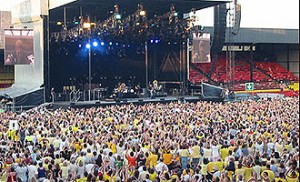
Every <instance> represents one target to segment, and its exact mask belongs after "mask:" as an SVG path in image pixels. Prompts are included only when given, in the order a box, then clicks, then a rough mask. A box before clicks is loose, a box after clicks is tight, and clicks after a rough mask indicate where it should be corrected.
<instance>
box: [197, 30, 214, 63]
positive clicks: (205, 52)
mask: <svg viewBox="0 0 300 182" xmlns="http://www.w3.org/2000/svg"><path fill="white" fill-rule="evenodd" d="M210 62H211V57H210V34H209V33H194V34H193V49H192V63H210Z"/></svg>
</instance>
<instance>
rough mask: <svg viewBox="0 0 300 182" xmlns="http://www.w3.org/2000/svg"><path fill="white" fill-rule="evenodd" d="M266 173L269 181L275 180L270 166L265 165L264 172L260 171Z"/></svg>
mask: <svg viewBox="0 0 300 182" xmlns="http://www.w3.org/2000/svg"><path fill="white" fill-rule="evenodd" d="M265 172H266V173H268V177H269V178H270V180H271V181H272V180H274V179H275V174H274V172H273V171H272V170H271V169H270V164H267V168H266V169H265V170H263V171H262V173H265Z"/></svg>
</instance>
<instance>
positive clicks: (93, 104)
mask: <svg viewBox="0 0 300 182" xmlns="http://www.w3.org/2000/svg"><path fill="white" fill-rule="evenodd" d="M200 100H203V99H202V98H201V97H199V96H166V97H156V98H150V97H149V98H126V99H122V100H113V99H105V100H92V101H78V102H69V101H62V102H54V103H52V104H51V105H52V108H53V109H57V108H69V107H71V108H85V107H96V106H107V105H116V104H130V103H132V104H146V103H158V102H160V103H167V102H175V101H187V102H197V101H200Z"/></svg>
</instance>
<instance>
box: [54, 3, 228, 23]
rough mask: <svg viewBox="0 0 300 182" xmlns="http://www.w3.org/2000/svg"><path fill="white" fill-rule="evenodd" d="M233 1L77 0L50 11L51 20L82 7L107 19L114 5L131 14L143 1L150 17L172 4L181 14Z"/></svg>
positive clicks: (76, 11)
mask: <svg viewBox="0 0 300 182" xmlns="http://www.w3.org/2000/svg"><path fill="white" fill-rule="evenodd" d="M228 2H231V0H77V1H75V2H72V3H69V4H66V5H63V6H60V7H57V8H54V9H52V10H51V11H50V19H51V20H59V19H62V17H63V9H64V7H66V8H67V17H68V18H71V17H72V18H73V17H77V16H78V14H79V12H80V10H79V8H80V7H82V15H83V16H87V15H89V16H91V17H94V16H96V18H97V19H100V20H101V19H105V18H107V17H108V16H109V15H108V14H109V12H110V11H112V10H113V9H114V5H115V4H118V5H119V9H120V12H121V13H122V12H126V14H131V13H133V12H135V11H136V9H137V5H138V4H140V3H142V4H143V5H144V9H145V10H146V12H147V15H148V17H152V16H153V15H155V14H157V15H161V14H164V13H166V12H168V11H170V6H171V5H172V4H174V5H175V9H176V11H177V12H178V13H179V14H181V15H182V14H183V13H187V12H190V11H191V10H192V8H195V9H196V10H199V9H204V8H207V7H211V6H216V5H219V4H223V3H228Z"/></svg>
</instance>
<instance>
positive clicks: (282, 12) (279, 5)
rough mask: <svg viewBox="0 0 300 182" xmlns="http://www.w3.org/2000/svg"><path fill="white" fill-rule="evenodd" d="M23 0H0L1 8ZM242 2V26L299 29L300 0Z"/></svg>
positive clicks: (208, 14) (208, 12)
mask: <svg viewBox="0 0 300 182" xmlns="http://www.w3.org/2000/svg"><path fill="white" fill-rule="evenodd" d="M20 1H23V0H9V1H8V0H0V10H2V11H4V10H5V11H9V10H10V8H11V6H13V5H14V4H16V3H18V2H20ZM238 2H240V3H241V7H242V8H241V9H242V11H241V14H242V15H241V17H242V18H241V27H244V28H287V29H299V0H285V1H283V0H238ZM198 14H199V15H200V17H199V18H200V23H201V24H202V25H204V26H212V25H213V8H206V9H204V10H200V12H199V13H198Z"/></svg>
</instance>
